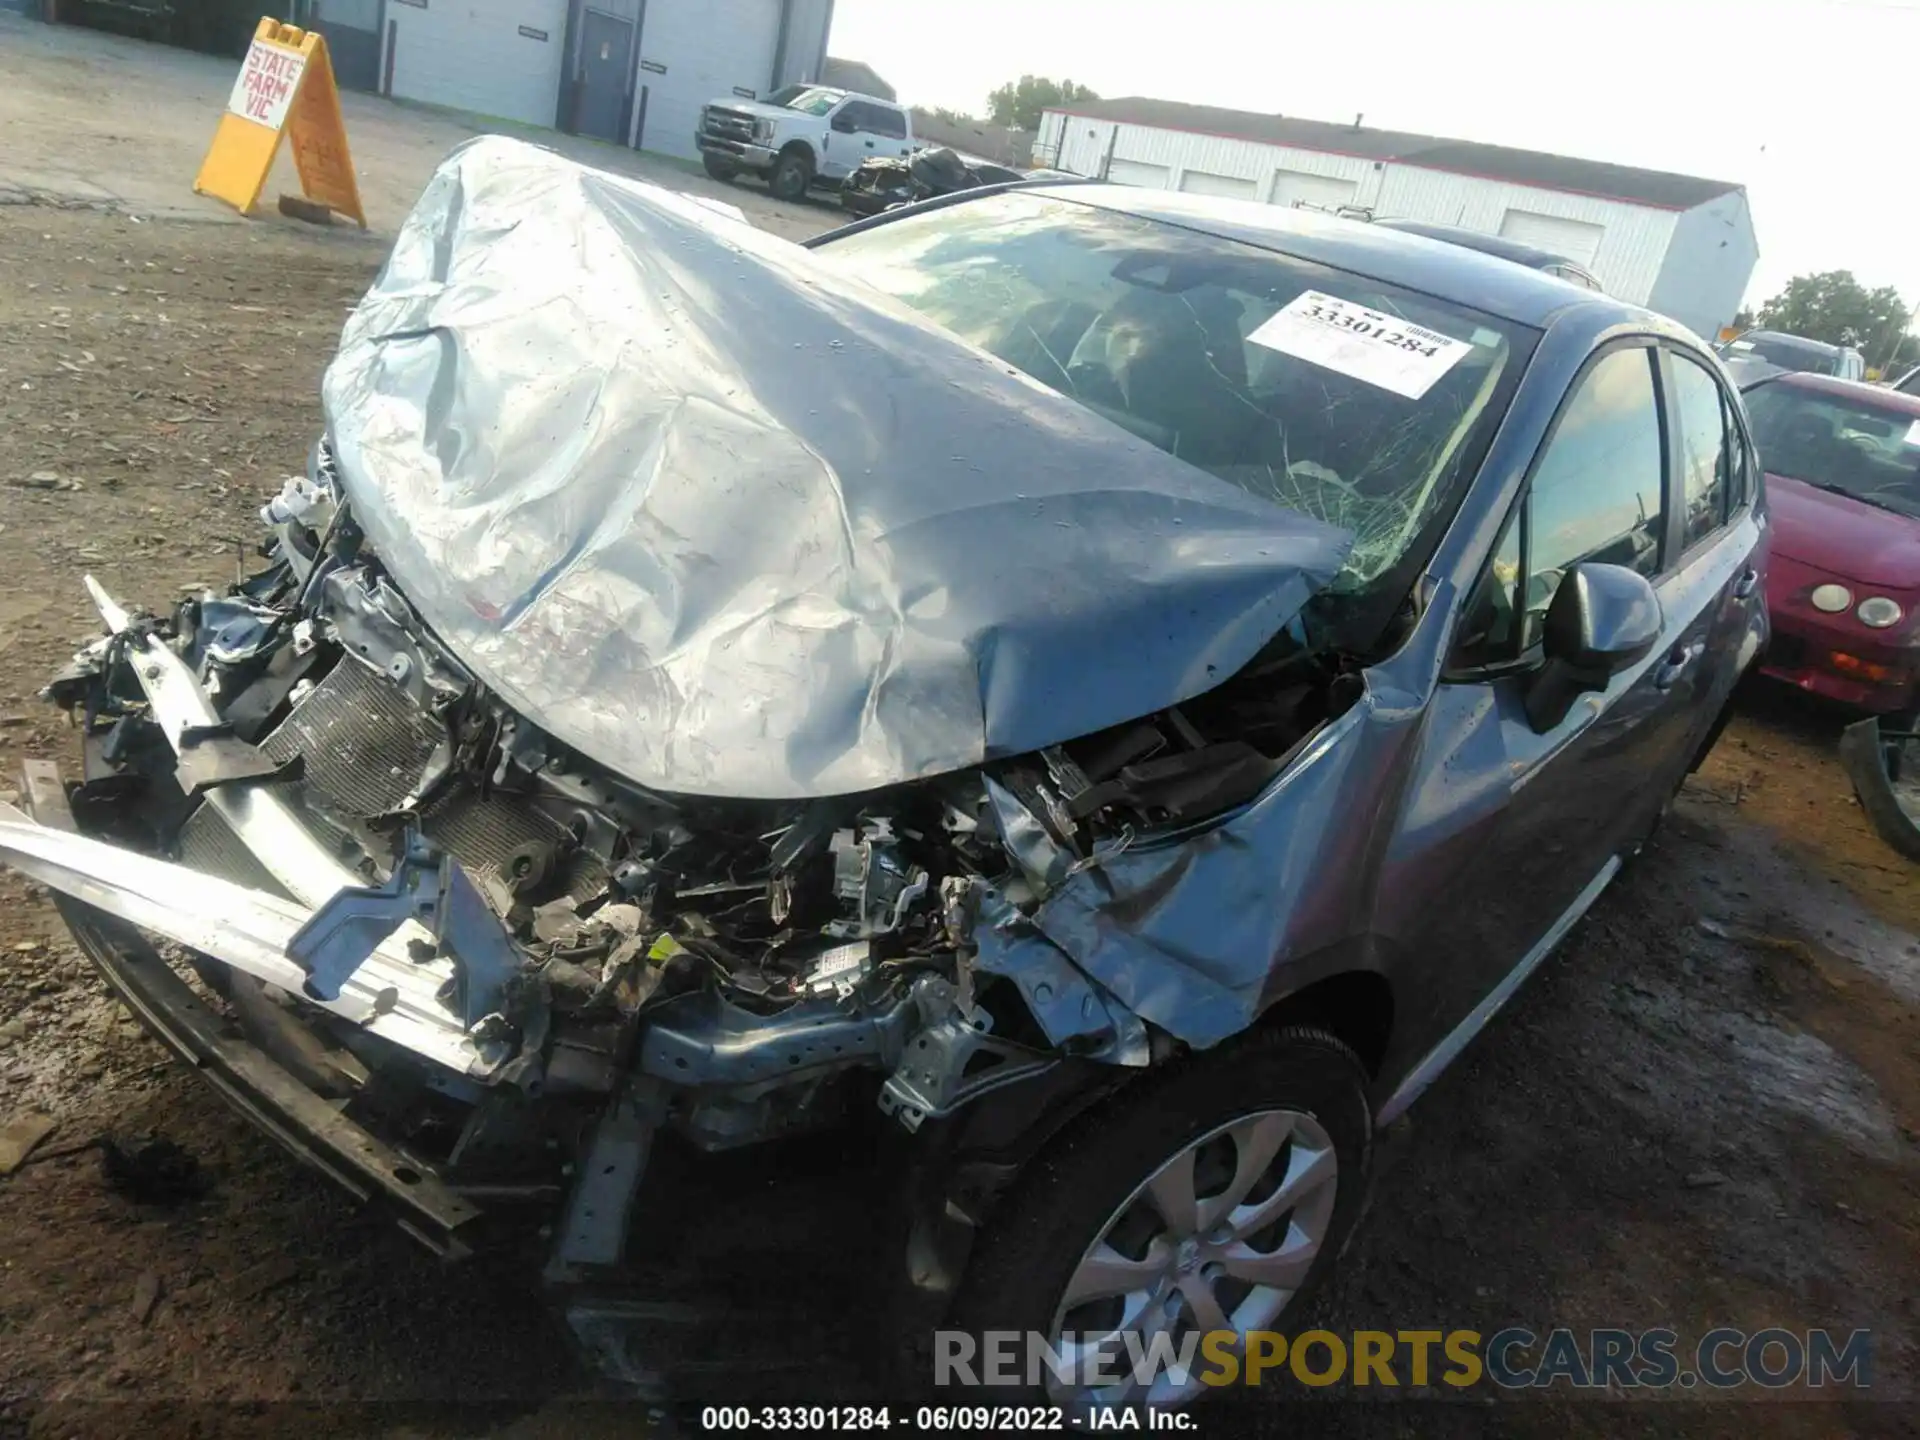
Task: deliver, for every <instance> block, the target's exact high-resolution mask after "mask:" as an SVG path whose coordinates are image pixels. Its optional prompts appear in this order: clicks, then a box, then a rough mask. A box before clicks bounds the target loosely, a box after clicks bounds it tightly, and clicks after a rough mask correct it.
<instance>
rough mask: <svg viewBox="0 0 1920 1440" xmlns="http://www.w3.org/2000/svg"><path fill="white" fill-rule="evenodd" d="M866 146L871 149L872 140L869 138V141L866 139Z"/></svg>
mask: <svg viewBox="0 0 1920 1440" xmlns="http://www.w3.org/2000/svg"><path fill="white" fill-rule="evenodd" d="M867 148H868V149H869V150H871V149H872V148H873V141H871V140H869V141H867Z"/></svg>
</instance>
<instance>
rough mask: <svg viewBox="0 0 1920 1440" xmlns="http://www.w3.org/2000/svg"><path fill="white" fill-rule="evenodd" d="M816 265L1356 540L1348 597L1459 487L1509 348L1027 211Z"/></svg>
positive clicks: (1491, 336) (1250, 256) (908, 223)
mask: <svg viewBox="0 0 1920 1440" xmlns="http://www.w3.org/2000/svg"><path fill="white" fill-rule="evenodd" d="M820 253H821V254H823V255H827V256H830V257H832V258H833V259H835V260H838V261H840V262H841V263H843V264H844V265H845V266H846V267H847V269H848V270H849V271H850V272H852V273H853V274H855V275H857V276H859V278H861V279H863V280H865V281H867V282H868V283H869V284H872V285H874V286H877V287H878V288H880V289H881V290H884V291H886V292H887V293H888V294H891V295H893V296H894V297H896V298H897V299H900V300H902V301H905V302H906V303H907V304H909V305H912V306H913V307H914V308H915V309H917V310H919V311H921V312H922V313H923V314H925V315H926V316H928V317H929V318H930V319H932V320H934V321H937V322H938V323H939V324H941V325H943V326H945V327H946V328H947V329H949V330H952V331H954V332H955V333H957V334H959V335H960V336H962V337H963V338H965V339H967V340H969V341H971V342H972V343H974V344H975V345H978V346H980V347H982V348H983V349H985V350H988V351H990V352H991V353H993V354H994V355H997V356H999V357H1000V358H1001V359H1002V360H1004V361H1006V362H1007V363H1008V364H1011V365H1016V366H1018V367H1019V368H1020V369H1021V370H1023V371H1025V372H1026V373H1027V374H1028V375H1030V376H1032V377H1033V378H1034V379H1036V380H1038V381H1039V382H1040V383H1041V384H1043V385H1046V386H1048V387H1050V388H1052V389H1054V390H1057V391H1059V392H1060V393H1062V394H1063V395H1067V396H1070V397H1072V398H1073V399H1075V400H1078V401H1079V402H1080V403H1081V404H1083V405H1085V406H1087V407H1088V408H1089V409H1091V410H1094V411H1097V412H1098V413H1099V414H1101V415H1103V416H1105V417H1106V418H1108V419H1109V420H1112V421H1113V422H1114V423H1116V424H1118V425H1121V426H1124V427H1125V428H1126V429H1128V430H1130V431H1131V432H1133V433H1134V434H1135V435H1137V436H1139V437H1140V438H1141V439H1142V440H1145V441H1147V442H1149V443H1150V444H1153V445H1156V446H1158V447H1159V448H1161V449H1163V450H1166V451H1168V452H1170V453H1171V454H1173V455H1175V456H1177V457H1178V458H1180V459H1182V460H1185V461H1187V462H1189V463H1190V464H1192V465H1195V466H1197V467H1198V468H1200V469H1202V470H1205V471H1207V472H1208V473H1210V474H1213V475H1216V476H1218V477H1220V478H1221V479H1223V480H1226V481H1229V482H1231V483H1232V484H1235V485H1238V486H1240V487H1241V488H1242V489H1244V490H1248V491H1250V492H1252V493H1253V494H1255V495H1259V496H1261V497H1262V498H1264V499H1267V500H1270V501H1272V502H1273V503H1274V504H1276V505H1281V506H1284V507H1285V508H1287V509H1289V510H1294V511H1298V512H1301V513H1303V514H1306V515H1310V516H1312V517H1314V518H1315V519H1319V520H1325V521H1328V522H1330V523H1332V524H1334V525H1337V526H1340V527H1341V528H1342V529H1346V530H1349V531H1351V532H1353V534H1354V535H1355V536H1356V540H1355V544H1354V548H1353V551H1352V554H1351V556H1350V557H1349V559H1348V561H1347V565H1346V568H1345V569H1344V570H1343V571H1342V576H1341V579H1340V580H1338V581H1336V582H1335V588H1336V589H1343V590H1358V589H1360V588H1362V587H1364V586H1366V585H1367V584H1368V583H1369V582H1371V581H1373V580H1375V579H1377V578H1378V577H1380V576H1381V575H1383V574H1385V573H1386V572H1387V571H1389V570H1390V569H1391V568H1392V567H1393V566H1394V564H1395V562H1396V561H1398V560H1399V559H1400V558H1401V557H1402V555H1403V554H1405V553H1406V552H1407V550H1408V547H1409V546H1410V545H1411V544H1412V542H1413V540H1414V537H1415V536H1416V535H1418V534H1420V533H1421V532H1422V530H1423V528H1424V527H1425V526H1426V524H1427V522H1428V521H1429V520H1431V519H1432V518H1433V517H1434V516H1435V515H1436V514H1438V513H1439V512H1440V510H1441V509H1442V508H1443V507H1445V506H1447V505H1449V504H1450V503H1451V502H1452V500H1453V499H1454V498H1455V497H1456V496H1457V494H1458V493H1459V491H1460V488H1461V487H1462V485H1463V484H1464V482H1465V481H1466V480H1467V479H1468V478H1470V476H1471V475H1472V471H1473V467H1474V466H1475V465H1477V464H1478V461H1479V456H1480V453H1481V452H1482V451H1483V450H1484V449H1485V445H1486V441H1487V438H1488V437H1489V436H1490V434H1491V431H1492V421H1493V420H1495V419H1497V408H1498V407H1496V406H1495V405H1494V403H1493V402H1494V399H1495V396H1496V392H1497V391H1499V392H1500V393H1502V394H1504V391H1500V385H1499V382H1500V381H1501V379H1502V377H1503V376H1504V375H1505V374H1506V373H1507V371H1508V369H1509V367H1510V365H1513V364H1514V353H1513V345H1514V342H1515V339H1516V337H1517V335H1518V334H1519V333H1520V332H1517V331H1515V330H1513V328H1512V327H1509V326H1506V325H1505V324H1504V323H1503V322H1500V321H1497V320H1494V319H1492V318H1491V317H1488V316H1485V315H1481V314H1479V313H1477V312H1475V311H1472V310H1469V309H1467V308H1466V307H1464V306H1459V305H1454V304H1451V303H1448V302H1445V301H1440V300H1436V299H1433V298H1432V297H1430V296H1426V295H1420V294H1416V293H1414V292H1412V291H1407V290H1401V289H1398V288H1396V287H1394V286H1391V285H1386V284H1382V283H1380V282H1378V281H1374V280H1369V279H1367V278H1365V277H1363V276H1359V275H1354V274H1350V273H1347V272H1344V271H1339V270H1334V269H1331V268H1329V267H1327V266H1324V265H1319V264H1315V263H1313V262H1311V261H1307V260H1301V259H1298V258H1296V257H1293V256H1290V255H1283V254H1277V253H1275V252H1273V251H1270V250H1264V249H1259V248H1256V247H1254V246H1250V245H1244V244H1241V243H1239V242H1237V241H1233V240H1227V239H1222V238H1220V237H1218V236H1213V235H1207V234H1202V233H1199V232H1197V231H1193V230H1188V229H1185V228H1182V227H1179V226H1174V225H1167V224H1162V223H1160V222H1158V221H1152V220H1144V219H1141V218H1138V217H1136V216H1130V215H1122V214H1116V213H1114V212H1111V211H1108V210H1104V209H1100V208H1097V207H1094V206H1089V205H1083V204H1078V203H1075V202H1071V201H1065V200H1058V199H1053V198H1050V197H1046V196H1040V195H1032V194H1019V193H1012V194H1005V195H997V196H987V197H982V198H980V199H977V200H972V201H969V202H968V203H967V204H965V205H956V206H952V207H949V208H946V209H942V210H937V211H933V212H931V213H928V214H924V215H916V216H911V217H907V218H905V219H902V220H899V221H895V222H893V223H889V224H886V225H882V226H878V227H876V228H874V229H871V230H867V231H863V232H861V233H859V234H856V235H851V236H848V237H846V238H845V239H841V240H835V241H832V242H830V243H829V244H826V245H823V246H822V247H821V249H820ZM1502 404H1504V401H1502ZM1482 422H1486V423H1482Z"/></svg>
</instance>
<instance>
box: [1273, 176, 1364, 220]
mask: <svg viewBox="0 0 1920 1440" xmlns="http://www.w3.org/2000/svg"><path fill="white" fill-rule="evenodd" d="M1359 193H1360V185H1359V182H1357V181H1354V180H1342V179H1340V178H1339V177H1338V176H1334V175H1309V174H1307V173H1306V172H1305V171H1304V170H1278V171H1275V172H1274V176H1273V190H1272V192H1271V195H1270V197H1269V198H1271V199H1272V201H1273V203H1274V204H1276V205H1302V204H1304V205H1318V206H1323V207H1325V208H1326V209H1328V210H1334V209H1338V208H1339V207H1340V206H1342V205H1351V204H1352V203H1353V197H1354V196H1355V195H1357V194H1359Z"/></svg>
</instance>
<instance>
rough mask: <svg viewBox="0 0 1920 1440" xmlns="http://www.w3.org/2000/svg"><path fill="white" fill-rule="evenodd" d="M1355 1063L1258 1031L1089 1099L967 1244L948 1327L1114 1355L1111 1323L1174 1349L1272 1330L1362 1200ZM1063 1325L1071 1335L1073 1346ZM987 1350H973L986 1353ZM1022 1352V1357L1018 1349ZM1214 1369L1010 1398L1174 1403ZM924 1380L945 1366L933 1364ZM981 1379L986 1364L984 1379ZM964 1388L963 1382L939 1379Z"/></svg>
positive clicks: (1199, 1362)
mask: <svg viewBox="0 0 1920 1440" xmlns="http://www.w3.org/2000/svg"><path fill="white" fill-rule="evenodd" d="M1365 1085H1366V1074H1365V1071H1364V1070H1363V1068H1362V1067H1361V1064H1360V1062H1359V1060H1358V1058H1357V1057H1356V1056H1355V1055H1354V1053H1353V1051H1352V1050H1350V1049H1349V1048H1348V1047H1347V1046H1346V1045H1344V1044H1342V1043H1341V1042H1340V1041H1339V1040H1338V1039H1336V1038H1335V1037H1334V1036H1332V1035H1330V1034H1328V1033H1327V1032H1326V1031H1324V1030H1319V1029H1315V1028H1310V1027H1291V1028H1288V1029H1285V1030H1279V1031H1272V1032H1254V1033H1250V1034H1247V1035H1244V1036H1242V1037H1240V1038H1239V1039H1237V1040H1235V1041H1232V1042H1230V1043H1228V1044H1226V1045H1222V1046H1220V1047H1219V1048H1217V1049H1215V1050H1212V1051H1208V1052H1206V1053H1204V1054H1201V1055H1198V1056H1195V1057H1193V1058H1191V1059H1188V1060H1185V1061H1181V1062H1176V1064H1175V1065H1174V1066H1171V1067H1169V1068H1168V1069H1167V1070H1166V1071H1165V1072H1164V1073H1163V1074H1160V1075H1156V1076H1152V1077H1148V1078H1146V1079H1143V1080H1142V1081H1141V1082H1139V1083H1138V1084H1136V1085H1134V1086H1131V1087H1129V1088H1128V1089H1126V1090H1123V1091H1122V1092H1121V1093H1120V1094H1118V1095H1116V1096H1115V1097H1113V1098H1112V1099H1111V1100H1109V1101H1107V1102H1105V1103H1104V1104H1103V1105H1101V1106H1099V1107H1097V1108H1096V1109H1095V1110H1094V1111H1092V1112H1091V1113H1089V1114H1088V1115H1087V1116H1085V1117H1083V1118H1082V1119H1081V1120H1080V1121H1078V1122H1076V1124H1075V1127H1074V1128H1073V1130H1072V1131H1071V1132H1070V1133H1069V1134H1068V1135H1066V1136H1065V1137H1064V1138H1063V1139H1062V1140H1060V1141H1058V1142H1056V1143H1055V1145H1054V1146H1053V1148H1052V1149H1051V1150H1049V1151H1047V1152H1045V1153H1043V1154H1042V1155H1041V1157H1040V1158H1039V1159H1038V1160H1037V1161H1035V1163H1034V1165H1033V1167H1032V1168H1031V1169H1030V1170H1029V1172H1028V1173H1027V1174H1026V1175H1025V1176H1023V1177H1022V1179H1021V1181H1020V1182H1019V1184H1018V1185H1017V1187H1016V1188H1015V1190H1014V1191H1013V1192H1012V1193H1011V1194H1010V1195H1009V1196H1008V1197H1007V1199H1006V1201H1005V1202H1004V1203H1003V1204H1002V1206H1001V1207H1000V1208H999V1210H998V1211H996V1213H995V1215H994V1217H993V1220H992V1223H991V1225H990V1227H989V1228H988V1230H987V1231H986V1233H985V1234H984V1235H983V1236H982V1237H981V1239H980V1242H979V1245H978V1247H977V1249H976V1251H975V1257H974V1262H973V1264H972V1265H971V1266H970V1267H969V1269H968V1273H967V1277H966V1280H965V1282H964V1284H963V1287H962V1290H961V1294H960V1297H959V1299H958V1301H957V1303H956V1304H955V1306H954V1310H953V1313H952V1315H951V1316H950V1318H949V1319H948V1320H947V1321H945V1322H944V1326H943V1328H945V1329H948V1330H960V1331H964V1332H966V1333H968V1334H970V1335H972V1336H973V1337H974V1339H975V1341H976V1342H979V1343H983V1342H981V1336H982V1334H983V1332H986V1331H994V1330H1001V1331H1017V1332H1021V1333H1022V1334H1025V1333H1026V1332H1035V1333H1037V1334H1038V1335H1040V1336H1041V1337H1043V1338H1044V1339H1045V1340H1046V1342H1047V1344H1048V1345H1049V1346H1050V1347H1051V1348H1052V1349H1053V1350H1054V1352H1055V1353H1056V1354H1061V1355H1068V1354H1072V1355H1075V1356H1078V1357H1080V1358H1082V1359H1083V1360H1084V1359H1086V1358H1088V1357H1090V1356H1091V1354H1092V1353H1093V1352H1095V1351H1104V1352H1107V1353H1112V1354H1116V1355H1119V1356H1121V1357H1122V1363H1120V1364H1118V1365H1117V1366H1116V1367H1115V1368H1116V1369H1118V1370H1121V1371H1124V1370H1125V1369H1127V1365H1126V1364H1125V1363H1124V1357H1125V1356H1126V1354H1127V1351H1126V1349H1125V1348H1124V1347H1125V1341H1124V1340H1123V1339H1122V1333H1123V1331H1127V1330H1132V1331H1137V1332H1140V1333H1141V1337H1142V1341H1143V1342H1144V1343H1147V1344H1152V1343H1154V1342H1153V1339H1152V1337H1153V1335H1154V1334H1155V1333H1156V1332H1161V1331H1164V1332H1167V1333H1168V1334H1169V1335H1170V1337H1171V1340H1172V1343H1173V1345H1174V1346H1175V1349H1176V1351H1177V1350H1178V1349H1179V1348H1180V1347H1181V1346H1182V1344H1183V1343H1184V1342H1183V1339H1182V1337H1183V1336H1184V1335H1186V1334H1187V1333H1188V1332H1189V1331H1198V1332H1200V1333H1201V1334H1203V1335H1204V1334H1205V1332H1208V1331H1211V1330H1234V1331H1238V1332H1240V1334H1241V1335H1242V1336H1244V1334H1245V1333H1246V1332H1247V1331H1249V1330H1270V1329H1275V1328H1277V1327H1278V1324H1279V1321H1280V1318H1281V1316H1282V1315H1283V1314H1285V1313H1287V1312H1289V1311H1292V1310H1294V1309H1295V1308H1296V1306H1297V1305H1298V1303H1299V1301H1300V1299H1301V1298H1302V1297H1303V1296H1305V1295H1306V1294H1307V1293H1309V1292H1310V1291H1311V1289H1312V1288H1313V1287H1314V1286H1316V1285H1317V1284H1319V1283H1320V1281H1321V1280H1322V1279H1323V1278H1324V1276H1325V1275H1326V1273H1327V1271H1328V1270H1329V1269H1331V1268H1332V1266H1333V1264H1334V1262H1335V1259H1336V1258H1337V1256H1338V1255H1339V1252H1340V1250H1341V1249H1342V1247H1343V1246H1344V1245H1345V1243H1346V1240H1347V1237H1348V1235H1349V1234H1350V1233H1351V1231H1352V1229H1353V1225H1354V1222H1355V1220H1356V1219H1357V1217H1358V1215H1359V1213H1360V1210H1361V1206H1362V1204H1363V1201H1364V1198H1365V1191H1366V1181H1367V1170H1368V1165H1369V1162H1370V1159H1371V1152H1372V1135H1373V1116H1372V1113H1371V1111H1370V1109H1369V1107H1368V1105H1367V1099H1366V1090H1365ZM1066 1335H1074V1336H1076V1337H1078V1338H1077V1341H1076V1342H1074V1343H1073V1344H1072V1347H1071V1349H1069V1348H1067V1347H1068V1344H1069V1342H1067V1341H1066V1340H1065V1339H1064V1336H1066ZM981 1353H983V1352H981ZM1019 1353H1020V1356H1021V1361H1022V1367H1023V1369H1024V1359H1025V1354H1026V1348H1025V1345H1024V1344H1023V1345H1022V1346H1021V1347H1020V1349H1019ZM1210 1369H1211V1366H1210V1365H1209V1364H1208V1362H1207V1360H1206V1358H1205V1356H1204V1355H1203V1354H1202V1353H1201V1352H1198V1351H1197V1350H1196V1351H1195V1353H1194V1356H1193V1374H1192V1375H1190V1376H1188V1377H1186V1378H1185V1379H1176V1378H1175V1377H1172V1376H1169V1375H1167V1374H1165V1373H1164V1372H1162V1373H1161V1374H1160V1375H1159V1376H1158V1377H1157V1378H1156V1379H1155V1381H1154V1383H1153V1384H1152V1386H1151V1387H1150V1388H1143V1387H1140V1386H1137V1385H1133V1384H1131V1383H1128V1384H1123V1385H1121V1386H1118V1387H1112V1388H1103V1389H1097V1390H1096V1389H1092V1388H1090V1387H1085V1386H1076V1385H1073V1384H1062V1383H1061V1382H1059V1381H1057V1380H1055V1379H1054V1378H1052V1377H1051V1376H1049V1375H1048V1374H1047V1373H1045V1371H1044V1369H1043V1371H1042V1372H1041V1374H1040V1376H1039V1379H1040V1381H1041V1384H1040V1386H1039V1387H1038V1388H1037V1389H1030V1388H1029V1387H1027V1386H1026V1384H1025V1381H1026V1379H1027V1378H1028V1377H1027V1376H1026V1375H1024V1374H1023V1375H1022V1384H1021V1385H1020V1387H1018V1389H1019V1392H1020V1398H1021V1399H1024V1400H1027V1401H1030V1402H1032V1401H1041V1400H1046V1401H1051V1402H1052V1403H1056V1404H1069V1405H1076V1404H1089V1403H1091V1404H1099V1405H1113V1404H1128V1403H1138V1402H1142V1401H1145V1402H1148V1403H1154V1404H1182V1403H1185V1402H1187V1401H1189V1400H1192V1399H1194V1398H1196V1397H1197V1396H1198V1395H1199V1394H1201V1393H1203V1392H1204V1390H1205V1388H1206V1387H1205V1385H1204V1384H1203V1383H1202V1382H1201V1381H1200V1380H1199V1378H1198V1376H1199V1375H1200V1374H1202V1373H1206V1372H1207V1371H1208V1370H1210ZM933 1378H934V1379H935V1381H936V1383H937V1382H938V1380H939V1378H940V1377H939V1375H938V1374H937V1373H936V1375H935V1376H934V1377H933ZM981 1378H982V1379H983V1380H984V1378H985V1377H984V1376H982V1377H981ZM942 1393H943V1394H944V1395H947V1396H949V1397H951V1398H955V1399H959V1398H964V1397H963V1396H962V1394H961V1392H959V1391H957V1390H948V1391H944V1392H942Z"/></svg>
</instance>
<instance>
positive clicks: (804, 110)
mask: <svg viewBox="0 0 1920 1440" xmlns="http://www.w3.org/2000/svg"><path fill="white" fill-rule="evenodd" d="M846 98H847V92H846V91H844V90H822V89H819V88H817V87H816V88H814V89H812V90H802V91H801V92H800V93H799V94H798V95H796V96H794V97H793V99H791V100H788V101H786V102H785V103H786V107H787V109H789V110H798V111H799V112H800V113H801V114H802V115H824V114H826V113H827V112H828V111H829V110H831V109H833V107H834V106H836V105H838V104H839V103H840V102H841V101H842V100H844V99H846Z"/></svg>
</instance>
